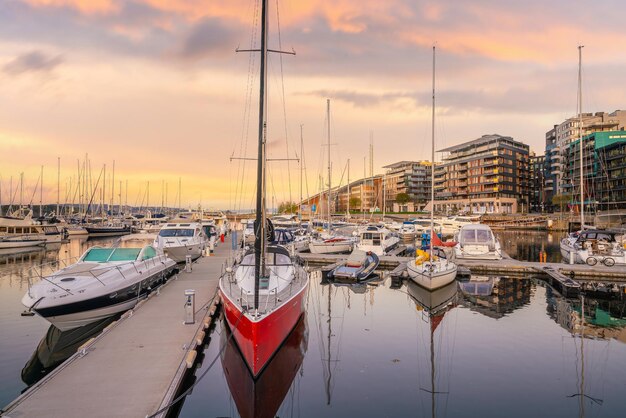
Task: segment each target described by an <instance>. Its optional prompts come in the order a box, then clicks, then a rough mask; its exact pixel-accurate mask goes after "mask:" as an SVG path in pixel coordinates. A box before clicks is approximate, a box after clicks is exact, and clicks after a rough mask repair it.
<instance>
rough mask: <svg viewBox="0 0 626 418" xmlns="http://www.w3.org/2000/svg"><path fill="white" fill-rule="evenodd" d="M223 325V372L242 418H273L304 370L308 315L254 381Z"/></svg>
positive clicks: (304, 315)
mask: <svg viewBox="0 0 626 418" xmlns="http://www.w3.org/2000/svg"><path fill="white" fill-rule="evenodd" d="M231 335H232V334H231V332H230V329H229V328H228V326H226V325H225V323H224V322H223V327H222V334H221V344H222V345H224V344H226V348H225V349H224V351H223V352H222V356H221V360H222V369H223V370H224V375H225V377H226V382H227V383H228V388H229V389H230V393H231V396H232V397H233V399H234V401H235V405H236V406H237V411H238V412H239V415H240V416H241V417H242V418H264V417H267V418H270V417H274V416H275V414H276V411H278V408H279V407H280V406H281V404H282V403H283V400H284V399H285V396H286V395H287V393H288V392H289V389H290V388H292V387H293V381H294V378H295V376H296V375H297V374H298V371H299V370H300V368H301V366H302V361H303V359H304V355H305V353H306V351H307V348H308V339H309V338H308V335H309V333H308V328H307V319H306V314H303V315H302V317H301V318H300V320H299V321H298V323H297V324H296V327H295V328H294V329H293V331H291V334H289V336H288V337H287V340H285V342H284V343H283V345H282V346H281V347H280V349H279V350H278V351H277V352H276V354H275V355H274V357H273V358H272V359H271V360H270V362H269V363H268V365H267V366H266V368H265V370H263V372H262V373H261V374H260V375H259V376H258V377H257V379H254V377H253V376H252V373H250V370H249V368H248V366H247V364H246V362H245V360H244V359H243V356H242V355H241V352H240V351H239V348H238V347H237V344H236V343H235V341H234V339H233V338H231Z"/></svg>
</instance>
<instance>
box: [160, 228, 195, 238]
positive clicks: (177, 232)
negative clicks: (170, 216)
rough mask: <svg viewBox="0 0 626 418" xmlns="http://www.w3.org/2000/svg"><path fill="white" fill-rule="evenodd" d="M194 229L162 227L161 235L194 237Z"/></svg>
mask: <svg viewBox="0 0 626 418" xmlns="http://www.w3.org/2000/svg"><path fill="white" fill-rule="evenodd" d="M193 232H194V230H193V229H182V228H180V229H179V228H172V229H161V230H160V231H159V236H160V237H193Z"/></svg>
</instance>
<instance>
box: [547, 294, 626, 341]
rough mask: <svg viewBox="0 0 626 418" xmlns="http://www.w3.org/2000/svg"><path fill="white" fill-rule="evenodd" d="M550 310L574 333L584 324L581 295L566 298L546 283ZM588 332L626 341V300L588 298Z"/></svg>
mask: <svg viewBox="0 0 626 418" xmlns="http://www.w3.org/2000/svg"><path fill="white" fill-rule="evenodd" d="M546 299H547V302H548V304H547V307H546V310H547V313H548V316H549V317H550V318H552V319H553V320H554V322H556V323H557V324H559V325H560V326H561V327H562V328H563V329H565V330H567V331H568V332H569V333H571V334H579V333H580V331H581V328H582V318H581V312H582V309H581V299H566V298H564V297H563V296H561V295H560V294H559V293H558V292H556V291H554V290H553V289H552V288H551V287H550V286H546ZM585 336H587V337H590V338H599V339H603V340H604V339H607V340H608V339H616V340H618V341H621V342H623V343H626V301H617V300H600V299H591V298H585Z"/></svg>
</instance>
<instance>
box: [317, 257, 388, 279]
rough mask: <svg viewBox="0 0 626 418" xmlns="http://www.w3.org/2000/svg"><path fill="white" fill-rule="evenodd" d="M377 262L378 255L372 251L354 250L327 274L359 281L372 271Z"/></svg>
mask: <svg viewBox="0 0 626 418" xmlns="http://www.w3.org/2000/svg"><path fill="white" fill-rule="evenodd" d="M379 262H380V261H379V259H378V256H377V255H376V254H374V253H373V252H365V251H361V250H354V251H352V253H351V254H350V256H349V257H348V259H347V260H346V261H345V262H343V263H342V264H341V265H339V266H337V267H335V268H334V269H333V270H332V271H330V272H329V273H328V275H329V276H330V277H333V278H342V279H349V280H353V281H355V282H360V281H362V280H365V279H367V278H368V277H369V276H370V275H371V274H372V273H374V270H376V267H378V263H379Z"/></svg>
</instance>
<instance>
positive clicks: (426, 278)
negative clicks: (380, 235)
mask: <svg viewBox="0 0 626 418" xmlns="http://www.w3.org/2000/svg"><path fill="white" fill-rule="evenodd" d="M431 142H432V144H431V147H432V149H431V153H432V154H431V167H430V168H431V169H430V184H431V195H430V227H429V228H428V232H429V233H430V234H431V236H432V237H433V238H432V240H431V241H432V242H431V244H430V245H429V251H428V253H427V254H426V253H422V254H420V255H419V256H416V257H415V259H413V260H410V261H408V262H407V263H406V267H407V273H408V274H409V277H410V278H411V280H412V281H414V282H415V283H417V284H418V285H419V286H422V287H424V288H425V289H428V290H435V289H439V288H442V287H444V286H446V285H448V284H449V283H451V282H453V281H454V279H455V277H456V273H457V266H456V264H455V263H453V262H452V261H450V260H448V259H447V258H445V257H444V256H443V255H436V254H435V252H434V250H433V247H434V244H435V237H436V236H437V234H436V231H435V47H434V46H433V105H432V137H431Z"/></svg>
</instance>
